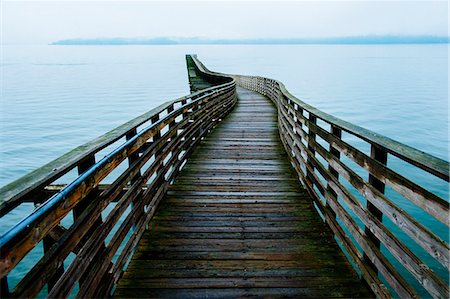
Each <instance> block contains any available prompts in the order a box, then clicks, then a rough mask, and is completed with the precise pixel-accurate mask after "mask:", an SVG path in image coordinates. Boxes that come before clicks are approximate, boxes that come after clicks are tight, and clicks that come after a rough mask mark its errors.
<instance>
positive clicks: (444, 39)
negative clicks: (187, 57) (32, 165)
mask: <svg viewBox="0 0 450 299" xmlns="http://www.w3.org/2000/svg"><path fill="white" fill-rule="evenodd" d="M448 42H449V38H448V36H434V35H420V36H416V35H402V36H398V35H364V36H344V37H342V36H337V37H322V38H314V37H312V38H295V37H292V38H282V39H280V38H278V39H277V38H242V39H217V38H199V37H165V36H162V37H156V38H122V37H114V38H103V37H98V38H90V39H89V38H87V39H86V38H75V39H63V40H58V41H54V42H51V43H50V45H310V44H444V43H448Z"/></svg>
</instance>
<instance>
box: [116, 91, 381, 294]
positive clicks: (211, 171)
mask: <svg viewBox="0 0 450 299" xmlns="http://www.w3.org/2000/svg"><path fill="white" fill-rule="evenodd" d="M238 95H239V101H238V103H237V104H236V108H235V109H234V110H233V111H232V112H231V113H230V115H229V116H228V117H227V118H226V119H225V120H224V121H223V122H222V124H220V125H219V126H218V127H217V128H216V129H215V130H214V132H212V133H211V134H210V135H208V137H207V138H206V139H205V140H204V141H202V143H201V144H200V145H199V147H198V148H197V149H196V151H195V153H194V155H193V156H192V157H191V159H189V162H188V164H187V165H186V166H185V168H184V169H183V171H182V172H181V173H180V175H179V176H178V177H177V179H176V181H175V184H174V185H173V186H171V188H170V189H169V191H168V193H167V195H166V196H165V198H164V199H163V200H162V202H161V205H160V207H159V208H158V211H157V213H156V215H155V217H154V219H153V220H152V222H151V224H150V227H149V230H148V231H147V232H146V233H145V234H144V236H143V238H142V239H141V241H140V243H139V245H138V247H137V249H136V252H135V253H134V255H133V258H132V260H131V262H130V264H129V266H128V269H127V271H126V272H125V274H124V276H123V277H122V278H121V280H120V281H119V284H118V286H117V289H116V291H115V294H114V296H115V297H127V298H130V297H170V298H175V297H179V298H189V297H201V298H223V297H243V296H257V297H261V296H263V297H264V296H269V297H286V296H288V297H289V296H292V297H298V296H308V297H370V296H372V295H371V294H372V293H371V292H370V290H369V289H368V287H366V286H364V285H362V283H361V281H360V280H359V278H358V277H357V275H356V272H355V271H354V270H353V268H352V267H351V266H350V264H349V263H348V261H347V259H346V258H345V257H344V255H343V253H342V251H341V250H340V249H339V248H338V245H337V244H336V242H335V240H334V238H333V235H332V233H331V231H330V229H329V228H328V226H326V224H324V223H323V222H322V221H321V220H320V218H319V216H318V215H317V213H316V212H315V211H314V208H313V206H312V204H311V200H310V198H309V197H308V195H307V193H306V192H305V191H304V190H303V189H302V187H301V185H300V183H299V182H298V180H297V176H296V174H295V173H293V172H292V169H291V166H290V165H289V162H288V158H287V157H286V153H285V150H284V149H283V147H282V144H281V142H280V140H279V136H278V126H277V116H276V113H277V110H276V108H275V107H274V106H273V105H272V103H271V102H270V101H269V100H268V99H267V98H265V97H263V96H261V95H260V94H257V93H255V92H251V91H248V90H246V89H242V88H238Z"/></svg>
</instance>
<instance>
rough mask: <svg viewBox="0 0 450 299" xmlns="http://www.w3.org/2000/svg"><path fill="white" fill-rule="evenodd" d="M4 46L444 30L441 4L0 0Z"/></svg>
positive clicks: (432, 32) (445, 11)
mask: <svg viewBox="0 0 450 299" xmlns="http://www.w3.org/2000/svg"><path fill="white" fill-rule="evenodd" d="M0 1H1V3H2V4H1V5H2V12H1V13H2V16H1V25H2V30H1V33H2V42H3V44H17V43H19V44H22V43H30V44H47V43H50V42H52V41H56V40H61V39H69V38H97V37H101V38H108V37H150V38H151V37H161V36H168V37H206V38H208V37H209V38H289V37H292V38H302V37H327V36H355V35H447V34H448V33H447V31H448V4H447V1H424V2H419V1H395V2H394V1H289V2H280V1H273V2H271V1H264V2H256V1H250V2H240V1H223V2H219V1H202V2H192V1H182V2H174V1H163V2H157V1H136V2H132V1H105V0H104V1H98V2H93V1H89V2H87V1H64V0H59V1H45V2H41V1H18V0H0Z"/></svg>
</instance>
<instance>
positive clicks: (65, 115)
mask: <svg viewBox="0 0 450 299" xmlns="http://www.w3.org/2000/svg"><path fill="white" fill-rule="evenodd" d="M2 50H3V59H2V61H1V72H2V84H1V87H2V94H1V107H0V108H1V112H0V116H1V117H0V144H1V148H0V163H1V164H0V169H1V172H0V186H3V185H5V184H7V183H9V182H11V181H13V180H15V179H17V178H19V177H21V176H22V175H24V174H26V173H28V172H29V171H31V170H33V169H35V168H37V167H39V166H42V165H43V164H45V163H47V162H49V161H51V160H53V159H55V158H57V157H59V156H60V155H62V154H63V153H65V152H67V151H69V150H70V149H72V148H74V147H76V146H78V145H80V144H82V143H85V142H87V141H89V140H91V139H93V138H95V137H97V136H99V135H101V134H103V133H105V132H107V131H108V130H110V129H112V128H114V127H116V126H118V125H119V124H122V123H124V122H126V121H128V120H129V119H131V118H133V117H136V116H138V115H140V114H142V113H144V112H145V111H148V110H150V109H151V108H153V107H155V106H157V105H159V104H161V103H163V102H165V101H167V100H170V99H174V98H177V97H180V96H183V95H185V94H187V93H188V92H189V86H188V82H187V74H186V70H185V60H184V59H185V58H184V55H185V54H186V53H197V54H198V55H199V58H200V59H201V60H202V61H203V62H204V63H205V65H206V66H208V67H209V68H210V69H212V70H215V71H220V72H226V73H235V74H251V75H261V76H266V77H270V78H275V79H278V80H280V81H282V82H284V84H285V85H286V87H287V89H288V90H289V91H290V92H291V93H292V94H294V95H296V96H297V97H299V98H300V99H302V100H303V101H305V102H307V103H309V104H311V105H313V106H316V107H318V108H319V109H322V110H323V111H325V112H328V113H330V114H333V115H335V116H338V117H340V118H342V119H345V120H347V121H349V122H352V123H354V124H357V125H360V126H363V127H365V128H368V129H371V130H373V131H375V132H378V133H381V134H383V135H386V136H388V137H391V138H393V139H395V140H398V141H400V142H403V143H405V144H408V145H411V146H413V147H416V148H418V149H420V150H423V151H426V152H428V153H430V154H432V155H435V156H438V157H440V158H443V159H446V160H448V153H449V151H448V144H449V135H448V127H449V120H448V70H447V66H448V46H447V45H299V46H281V45H271V46H213V45H210V46H116V47H114V46H3V49H2ZM356 145H358V144H356ZM389 163H390V165H391V166H392V167H393V168H395V169H397V170H398V171H399V172H401V173H405V172H407V173H409V172H410V168H409V167H408V165H405V164H404V163H401V162H399V161H396V160H395V159H393V160H392V161H390V162H389ZM413 179H414V180H416V181H420V182H422V183H424V184H425V185H426V186H429V187H430V188H431V189H432V190H433V191H434V192H436V193H438V194H439V195H440V196H442V197H443V198H448V189H447V185H446V184H442V183H440V182H439V181H436V180H433V179H430V178H429V176H427V175H426V174H423V173H413ZM388 192H389V190H388ZM398 204H399V205H401V206H402V208H405V209H407V210H408V211H410V213H411V214H413V215H414V216H415V217H418V219H421V221H422V223H424V224H425V225H427V227H430V229H431V230H432V231H434V232H437V234H438V235H439V236H441V238H443V239H445V240H446V241H447V242H448V229H447V228H446V227H445V226H443V225H441V224H439V223H437V221H433V220H430V218H431V217H427V216H426V215H425V214H424V213H423V212H421V211H419V210H418V209H417V208H415V207H414V206H413V205H411V204H410V203H408V202H407V201H404V200H402V199H401V198H398ZM31 210H32V207H24V208H23V209H21V210H18V211H17V212H16V213H15V214H14V215H12V216H10V217H8V218H7V219H5V218H4V219H2V223H1V226H0V233H2V232H4V231H5V230H6V229H7V228H8V227H11V226H12V225H13V224H14V223H15V222H17V221H18V220H19V219H21V218H23V217H24V216H25V215H26V214H27V213H29V212H30V211H31ZM406 239H407V237H405V240H406ZM407 242H409V241H407ZM412 246H413V245H412ZM413 249H414V251H415V252H416V250H417V252H419V256H420V257H423V258H425V259H426V260H429V259H430V258H429V257H427V255H426V254H424V253H421V252H420V249H418V248H415V247H413ZM30 264H31V261H30ZM435 267H436V268H435V269H436V271H438V272H439V273H441V274H443V275H444V276H446V277H448V274H446V270H445V269H443V268H442V267H439V266H438V265H437V266H436V265H435ZM26 268H27V267H24V268H23V269H22V270H20V269H19V270H17V271H16V272H15V273H12V274H11V275H10V276H9V279H10V281H15V280H17V278H18V277H21V276H22V275H23V273H24V272H25V271H26V270H25V269H26Z"/></svg>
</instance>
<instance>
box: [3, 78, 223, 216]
mask: <svg viewBox="0 0 450 299" xmlns="http://www.w3.org/2000/svg"><path fill="white" fill-rule="evenodd" d="M216 88H217V87H211V88H208V89H204V90H201V91H197V92H195V93H192V94H190V95H188V96H183V97H181V98H178V99H175V100H172V101H167V102H165V103H163V104H161V105H159V106H158V107H156V108H153V109H151V110H150V111H148V112H146V113H144V114H142V115H140V116H138V117H136V118H134V119H132V120H130V121H128V122H126V123H124V124H122V125H120V126H118V127H116V128H114V129H112V130H111V131H109V132H107V133H105V134H103V135H101V136H99V137H97V138H95V139H93V140H91V141H89V142H87V143H85V144H83V145H80V146H78V147H77V148H75V149H73V150H71V151H69V152H67V153H65V154H63V155H62V156H61V157H58V158H56V159H55V160H53V161H51V162H49V163H47V164H45V165H44V166H41V167H39V168H38V169H36V170H34V171H32V172H30V173H28V174H26V175H24V176H23V177H21V178H19V179H17V180H15V181H13V182H11V183H9V184H7V185H6V186H4V187H2V188H0V217H2V216H3V215H5V214H6V213H8V212H9V211H11V210H12V209H14V208H15V207H17V206H18V205H20V204H21V203H22V202H24V201H25V198H26V197H36V196H39V194H36V193H37V192H38V191H42V190H43V189H44V187H45V186H48V185H50V183H51V182H54V181H56V180H57V179H58V178H60V177H62V176H63V175H65V174H66V173H68V172H69V171H71V170H72V169H74V168H76V167H77V166H78V165H79V164H80V163H81V162H82V161H83V160H84V159H86V158H88V157H89V156H92V155H95V154H96V153H97V152H99V151H101V150H102V149H104V148H106V147H107V146H109V145H111V144H113V143H114V142H116V141H117V140H119V139H121V138H123V137H125V136H126V135H127V134H129V133H130V132H132V131H133V130H136V129H137V128H138V127H139V126H141V125H143V124H145V123H147V122H150V121H151V119H152V118H153V117H155V115H157V114H162V113H163V112H165V111H167V109H168V108H169V107H171V106H172V105H175V104H178V103H181V102H184V101H187V100H194V99H197V98H199V97H201V96H202V95H205V94H207V93H209V92H211V91H212V90H214V89H216Z"/></svg>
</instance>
